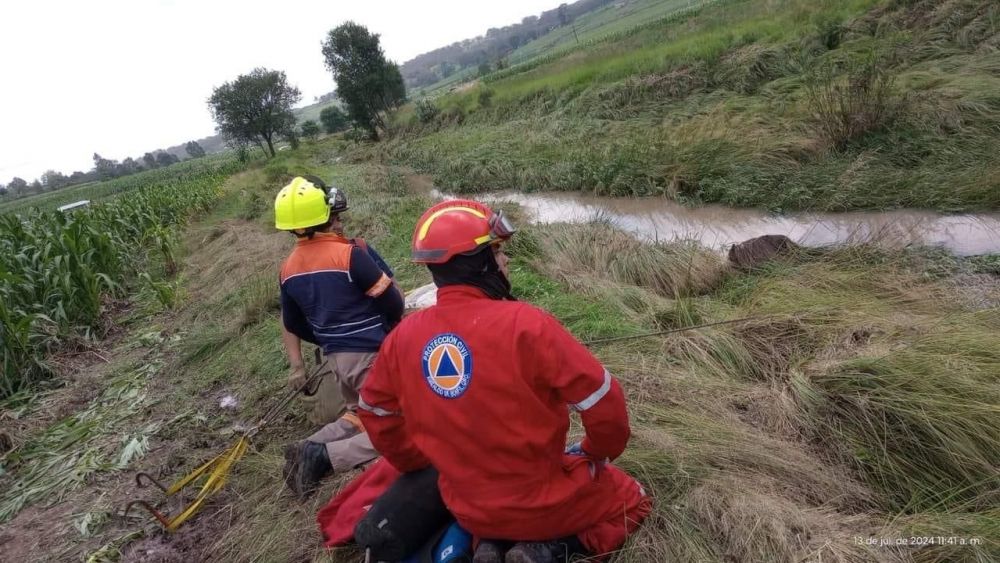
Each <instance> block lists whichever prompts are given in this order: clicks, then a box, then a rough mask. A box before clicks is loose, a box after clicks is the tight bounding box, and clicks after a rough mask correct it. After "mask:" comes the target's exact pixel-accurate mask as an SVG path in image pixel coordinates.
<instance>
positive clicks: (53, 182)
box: [42, 170, 68, 191]
mask: <svg viewBox="0 0 1000 563" xmlns="http://www.w3.org/2000/svg"><path fill="white" fill-rule="evenodd" d="M67 180H68V178H66V175H65V174H63V173H62V172H56V171H55V170H46V171H45V173H44V174H42V186H44V187H45V189H46V190H48V191H52V190H58V189H59V188H61V187H63V186H65V185H66V181H67Z"/></svg>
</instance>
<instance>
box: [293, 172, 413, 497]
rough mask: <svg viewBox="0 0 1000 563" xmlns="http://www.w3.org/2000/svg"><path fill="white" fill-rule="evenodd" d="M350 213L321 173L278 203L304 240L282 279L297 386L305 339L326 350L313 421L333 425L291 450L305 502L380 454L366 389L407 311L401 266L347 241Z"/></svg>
mask: <svg viewBox="0 0 1000 563" xmlns="http://www.w3.org/2000/svg"><path fill="white" fill-rule="evenodd" d="M347 209H348V206H347V197H346V196H345V195H344V193H343V191H341V190H339V189H337V188H336V187H330V188H327V186H326V185H325V183H323V181H322V180H320V179H319V178H317V177H315V176H304V177H297V178H295V179H293V180H292V181H291V182H290V183H289V184H288V185H287V186H285V187H284V188H282V190H281V191H280V192H279V193H278V196H277V198H276V199H275V204H274V210H275V226H276V227H277V228H278V229H279V230H284V231H290V232H292V233H293V234H295V236H296V238H297V239H298V241H297V243H296V246H295V249H294V250H293V251H292V253H291V254H290V255H289V257H288V258H287V259H286V260H285V262H284V264H283V265H282V267H281V276H280V283H281V318H282V327H283V334H282V339H283V342H284V346H285V351H286V353H287V355H288V361H289V364H290V365H291V371H290V374H289V377H288V384H289V387H291V388H293V389H300V388H302V386H303V385H304V384H305V383H306V371H305V363H304V362H303V359H302V341H303V340H305V341H307V342H310V343H313V344H316V345H318V346H319V347H320V348H321V349H322V352H323V355H324V358H323V362H324V367H325V371H326V374H325V375H324V376H323V377H322V379H320V381H319V384H318V385H317V386H316V387H315V388H314V389H312V390H309V391H308V393H310V394H311V395H312V397H313V400H314V407H313V410H312V413H311V415H310V420H311V421H313V422H315V423H317V424H324V425H325V426H323V428H322V429H320V430H319V431H318V432H316V433H315V434H313V435H311V436H309V437H308V438H307V439H306V440H304V441H301V442H297V443H295V444H291V445H289V446H287V447H286V448H285V469H284V476H285V482H286V483H287V484H288V486H289V487H290V488H291V489H292V490H293V491H294V492H295V493H296V494H298V495H300V496H306V495H308V494H309V493H311V492H312V491H313V490H314V489H315V487H316V485H317V484H318V483H319V481H320V480H321V479H322V478H323V477H324V476H326V475H327V474H329V473H330V472H332V471H343V470H347V469H351V468H354V467H357V466H358V465H361V464H363V463H366V462H368V461H370V460H372V459H374V458H375V457H377V456H378V452H376V451H375V448H374V447H373V446H372V444H371V441H370V440H369V439H368V435H367V433H365V431H364V428H363V427H362V426H361V423H360V421H359V419H358V417H357V415H356V414H355V412H356V410H357V405H358V392H359V391H360V389H361V385H362V384H363V383H364V380H365V376H366V375H367V374H368V369H369V368H370V367H371V365H372V362H374V361H375V357H376V355H377V353H378V349H379V346H380V345H381V344H382V340H383V339H384V338H385V336H386V334H387V332H388V330H389V329H390V328H391V327H392V326H394V325H395V324H396V323H398V322H399V320H400V319H401V318H402V315H403V306H404V301H403V295H402V292H401V291H400V290H399V288H398V287H397V286H396V284H395V283H394V282H393V280H392V270H390V269H389V267H388V265H386V264H385V261H384V260H382V258H381V257H380V256H379V255H378V253H377V252H376V251H375V249H374V248H372V247H370V246H368V245H367V244H366V243H365V242H364V241H363V240H361V239H353V240H351V239H347V238H344V235H343V223H342V222H341V220H340V214H341V213H343V212H344V211H347ZM345 408H346V412H344V414H343V415H342V416H340V415H341V412H343V411H344V409H345ZM338 416H339V418H338Z"/></svg>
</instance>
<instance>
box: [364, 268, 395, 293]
mask: <svg viewBox="0 0 1000 563" xmlns="http://www.w3.org/2000/svg"><path fill="white" fill-rule="evenodd" d="M391 285H392V278H390V277H389V276H387V275H385V273H384V272H383V273H382V277H381V278H379V279H378V281H377V282H375V284H374V285H372V286H371V287H370V288H368V291H366V292H365V295H367V296H368V297H378V296H379V295H382V294H383V293H385V290H387V289H389V286H391Z"/></svg>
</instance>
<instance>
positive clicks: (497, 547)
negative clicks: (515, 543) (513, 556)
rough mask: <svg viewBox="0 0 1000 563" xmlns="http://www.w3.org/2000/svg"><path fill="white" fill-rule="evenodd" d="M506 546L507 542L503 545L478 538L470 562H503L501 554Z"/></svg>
mask: <svg viewBox="0 0 1000 563" xmlns="http://www.w3.org/2000/svg"><path fill="white" fill-rule="evenodd" d="M508 546H510V544H509V543H508V544H507V545H504V544H503V543H501V542H496V541H492V540H480V541H479V545H477V546H476V553H475V554H474V555H473V556H472V563H504V560H503V554H504V551H506V548H507V547H508Z"/></svg>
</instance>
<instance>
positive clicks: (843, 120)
mask: <svg viewBox="0 0 1000 563" xmlns="http://www.w3.org/2000/svg"><path fill="white" fill-rule="evenodd" d="M846 71H847V76H846V78H845V77H842V76H841V72H840V69H839V68H838V65H836V64H831V63H827V64H824V65H820V67H819V69H818V70H817V71H816V72H815V73H814V76H813V77H812V79H811V80H809V82H808V83H807V93H808V98H809V104H810V107H811V110H812V115H813V124H814V127H815V130H816V132H817V133H818V134H819V136H820V137H821V138H822V139H823V140H824V141H826V142H827V143H829V144H830V145H832V146H834V147H836V148H837V149H842V148H844V147H845V146H846V145H848V144H849V143H850V142H851V141H854V140H856V139H859V138H861V137H863V136H864V135H866V134H868V133H871V132H874V131H878V130H880V129H882V128H884V127H885V126H887V125H888V124H890V123H891V122H892V121H893V120H894V119H895V118H896V116H897V115H898V114H899V113H900V110H901V109H902V107H903V104H904V101H905V98H904V97H903V96H902V95H901V94H899V93H898V92H897V91H896V89H895V83H896V76H895V74H893V73H892V71H891V69H890V68H889V64H888V61H887V60H886V59H885V58H884V57H882V56H879V55H876V54H872V55H869V56H868V57H866V58H865V59H863V60H861V61H856V62H851V63H848V64H847V68H846Z"/></svg>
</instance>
